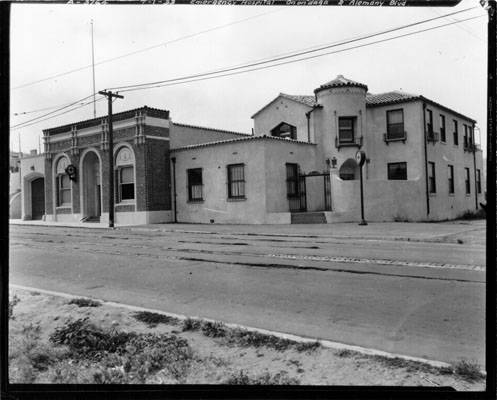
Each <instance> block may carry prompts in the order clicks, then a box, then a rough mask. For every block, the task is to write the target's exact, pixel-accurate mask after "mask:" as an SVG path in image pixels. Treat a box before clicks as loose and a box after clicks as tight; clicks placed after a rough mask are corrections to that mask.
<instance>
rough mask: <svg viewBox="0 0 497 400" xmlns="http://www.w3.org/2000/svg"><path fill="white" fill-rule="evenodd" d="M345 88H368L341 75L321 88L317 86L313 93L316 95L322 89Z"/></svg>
mask: <svg viewBox="0 0 497 400" xmlns="http://www.w3.org/2000/svg"><path fill="white" fill-rule="evenodd" d="M345 86H349V87H350V86H355V87H360V88H363V89H366V90H368V87H367V86H366V85H365V84H363V83H359V82H356V81H353V80H351V79H348V78H345V77H344V76H343V75H338V76H337V77H336V78H335V79H333V80H332V81H329V82H326V83H323V84H322V85H321V86H319V87H318V88H317V89H315V90H314V93H317V92H319V91H320V90H323V89H329V88H334V87H345Z"/></svg>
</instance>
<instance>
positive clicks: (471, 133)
mask: <svg viewBox="0 0 497 400" xmlns="http://www.w3.org/2000/svg"><path fill="white" fill-rule="evenodd" d="M473 143H474V140H473V127H472V126H469V125H468V147H471V146H472V145H473Z"/></svg>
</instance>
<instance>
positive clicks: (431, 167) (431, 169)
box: [428, 161, 437, 193]
mask: <svg viewBox="0 0 497 400" xmlns="http://www.w3.org/2000/svg"><path fill="white" fill-rule="evenodd" d="M428 188H429V191H430V193H436V192H437V185H436V180H435V163H434V162H431V161H428Z"/></svg>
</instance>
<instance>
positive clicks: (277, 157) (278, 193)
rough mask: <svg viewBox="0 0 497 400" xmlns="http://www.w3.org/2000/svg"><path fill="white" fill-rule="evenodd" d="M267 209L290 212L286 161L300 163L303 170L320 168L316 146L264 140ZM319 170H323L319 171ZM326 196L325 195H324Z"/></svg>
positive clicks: (305, 172)
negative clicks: (318, 166) (317, 162)
mask: <svg viewBox="0 0 497 400" xmlns="http://www.w3.org/2000/svg"><path fill="white" fill-rule="evenodd" d="M264 144H265V147H264V152H265V166H266V171H265V180H266V187H265V190H266V195H265V197H266V211H267V212H268V213H281V212H285V213H289V211H290V209H289V207H290V205H289V202H288V199H287V187H286V165H285V164H286V163H296V164H299V167H300V169H301V172H302V173H303V174H308V173H309V172H312V171H315V170H318V168H317V166H316V146H315V145H309V144H297V143H292V142H290V141H289V142H285V141H277V142H276V141H266V142H264ZM318 172H322V171H319V170H318ZM323 196H324V195H323Z"/></svg>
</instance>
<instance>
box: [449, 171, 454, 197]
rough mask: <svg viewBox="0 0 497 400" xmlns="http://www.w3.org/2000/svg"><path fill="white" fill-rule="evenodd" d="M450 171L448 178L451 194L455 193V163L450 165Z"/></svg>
mask: <svg viewBox="0 0 497 400" xmlns="http://www.w3.org/2000/svg"><path fill="white" fill-rule="evenodd" d="M448 173H449V176H448V179H449V193H450V194H454V166H453V165H449V168H448Z"/></svg>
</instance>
